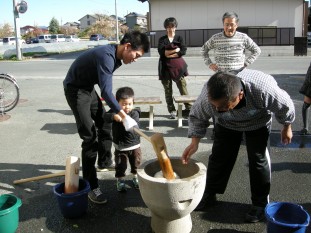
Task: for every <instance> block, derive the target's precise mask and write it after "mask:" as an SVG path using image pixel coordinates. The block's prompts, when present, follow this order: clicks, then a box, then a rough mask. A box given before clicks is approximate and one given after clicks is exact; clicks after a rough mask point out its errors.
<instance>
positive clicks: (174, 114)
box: [170, 111, 176, 119]
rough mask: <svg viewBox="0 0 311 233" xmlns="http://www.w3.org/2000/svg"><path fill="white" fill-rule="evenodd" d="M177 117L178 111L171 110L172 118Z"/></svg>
mask: <svg viewBox="0 0 311 233" xmlns="http://www.w3.org/2000/svg"><path fill="white" fill-rule="evenodd" d="M175 118H176V111H171V112H170V119H175Z"/></svg>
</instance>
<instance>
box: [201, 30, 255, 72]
mask: <svg viewBox="0 0 311 233" xmlns="http://www.w3.org/2000/svg"><path fill="white" fill-rule="evenodd" d="M212 49H214V51H215V62H212V60H211V59H210V55H209V52H210V50H212ZM246 49H247V50H249V51H250V55H249V56H248V57H247V58H246V59H245V50H246ZM201 53H202V55H203V58H204V61H205V64H206V65H207V66H209V65H210V64H212V63H216V64H217V66H218V67H219V69H220V70H222V71H228V70H237V69H240V68H242V67H244V66H248V65H250V64H252V63H253V62H254V61H255V60H256V59H257V57H258V56H259V55H260V53H261V50H260V48H259V47H258V45H257V44H256V43H255V42H254V41H253V40H252V39H251V38H250V37H248V36H247V35H246V34H245V33H242V32H238V31H237V32H236V33H235V35H234V36H233V37H227V36H225V34H224V32H220V33H217V34H215V35H213V36H212V37H211V38H210V39H209V40H208V41H207V42H205V44H204V45H203V46H202V49H201Z"/></svg>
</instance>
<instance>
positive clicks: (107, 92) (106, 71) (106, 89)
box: [97, 55, 121, 113]
mask: <svg viewBox="0 0 311 233" xmlns="http://www.w3.org/2000/svg"><path fill="white" fill-rule="evenodd" d="M114 66H115V60H114V58H113V57H111V56H108V55H105V57H103V58H101V59H98V61H97V73H98V79H99V87H100V91H101V97H103V98H104V100H105V101H106V103H107V104H108V106H109V107H110V108H111V109H112V111H113V112H114V113H118V112H120V110H121V107H120V106H119V103H118V101H117V100H116V98H115V97H114V95H113V93H112V76H113V69H114Z"/></svg>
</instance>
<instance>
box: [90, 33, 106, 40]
mask: <svg viewBox="0 0 311 233" xmlns="http://www.w3.org/2000/svg"><path fill="white" fill-rule="evenodd" d="M104 39H105V37H104V36H103V35H102V34H93V35H91V36H90V40H95V41H99V40H104Z"/></svg>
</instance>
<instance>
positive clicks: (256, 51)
mask: <svg viewBox="0 0 311 233" xmlns="http://www.w3.org/2000/svg"><path fill="white" fill-rule="evenodd" d="M245 48H246V49H248V50H249V51H250V52H251V53H250V55H249V56H248V57H247V58H246V59H245V62H244V64H245V65H246V66H248V65H250V64H252V63H253V62H254V61H255V60H256V59H257V58H258V57H259V55H260V53H261V49H260V48H259V46H258V45H257V44H256V43H255V42H254V41H253V40H252V39H251V38H250V37H248V36H246V39H245Z"/></svg>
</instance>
